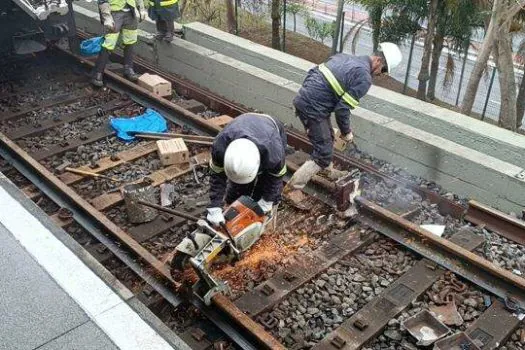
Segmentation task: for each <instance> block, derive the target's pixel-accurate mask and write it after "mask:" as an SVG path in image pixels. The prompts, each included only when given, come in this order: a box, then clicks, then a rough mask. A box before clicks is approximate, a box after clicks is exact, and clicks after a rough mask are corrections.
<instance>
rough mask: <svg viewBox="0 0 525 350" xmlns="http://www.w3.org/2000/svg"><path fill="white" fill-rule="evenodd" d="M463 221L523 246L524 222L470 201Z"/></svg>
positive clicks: (524, 238)
mask: <svg viewBox="0 0 525 350" xmlns="http://www.w3.org/2000/svg"><path fill="white" fill-rule="evenodd" d="M465 220H467V221H470V222H471V223H473V224H476V225H478V226H482V227H486V228H488V229H489V230H492V231H494V232H496V233H498V234H500V235H502V236H503V237H506V238H508V239H510V240H512V241H514V242H516V243H519V244H522V245H525V221H523V220H519V219H516V218H515V217H512V216H510V215H508V214H505V213H503V212H501V211H499V210H496V209H493V208H491V207H489V206H486V205H484V204H481V203H479V202H477V201H474V200H471V201H469V202H468V209H467V212H466V214H465Z"/></svg>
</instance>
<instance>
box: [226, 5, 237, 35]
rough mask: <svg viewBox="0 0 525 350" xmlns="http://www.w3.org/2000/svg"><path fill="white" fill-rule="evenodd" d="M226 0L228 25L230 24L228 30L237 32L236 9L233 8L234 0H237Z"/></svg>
mask: <svg viewBox="0 0 525 350" xmlns="http://www.w3.org/2000/svg"><path fill="white" fill-rule="evenodd" d="M225 1H226V25H227V26H228V32H229V33H234V32H235V11H234V8H233V1H235V0H225Z"/></svg>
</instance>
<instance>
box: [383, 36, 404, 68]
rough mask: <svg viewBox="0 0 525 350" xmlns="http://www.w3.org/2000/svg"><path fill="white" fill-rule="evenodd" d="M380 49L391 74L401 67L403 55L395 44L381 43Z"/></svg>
mask: <svg viewBox="0 0 525 350" xmlns="http://www.w3.org/2000/svg"><path fill="white" fill-rule="evenodd" d="M379 48H380V49H381V52H382V53H383V55H384V56H385V60H386V65H387V67H388V73H390V72H392V70H393V69H394V68H396V67H397V66H398V65H399V63H401V60H403V54H402V53H401V50H400V49H399V46H397V45H396V44H394V43H388V42H384V43H380V44H379Z"/></svg>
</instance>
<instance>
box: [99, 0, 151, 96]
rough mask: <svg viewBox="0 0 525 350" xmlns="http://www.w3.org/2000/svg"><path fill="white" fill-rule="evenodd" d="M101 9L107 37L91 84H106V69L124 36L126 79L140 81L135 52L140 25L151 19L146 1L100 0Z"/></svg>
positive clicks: (105, 36)
mask: <svg viewBox="0 0 525 350" xmlns="http://www.w3.org/2000/svg"><path fill="white" fill-rule="evenodd" d="M98 7H99V10H100V15H101V19H102V24H103V25H104V32H105V35H104V42H103V43H102V49H101V51H100V53H99V55H98V57H97V62H96V63H95V68H94V70H93V78H92V80H91V83H92V84H93V85H95V86H97V87H101V86H102V85H103V84H104V83H103V81H102V77H103V75H104V69H105V68H106V64H107V63H108V60H109V55H110V53H111V52H112V51H113V50H115V47H116V46H117V41H118V39H119V36H121V34H122V44H123V45H124V77H126V78H127V79H129V80H131V81H133V82H136V81H137V80H138V78H139V75H138V74H137V73H135V71H134V70H133V58H134V52H133V49H134V46H135V43H136V42H137V35H138V31H137V27H138V22H139V21H140V22H142V21H143V20H144V19H145V18H146V16H147V12H146V9H145V8H144V2H143V0H98Z"/></svg>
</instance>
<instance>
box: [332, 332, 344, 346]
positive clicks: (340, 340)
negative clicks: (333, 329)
mask: <svg viewBox="0 0 525 350" xmlns="http://www.w3.org/2000/svg"><path fill="white" fill-rule="evenodd" d="M330 344H332V345H333V346H334V347H335V348H337V349H342V348H343V347H344V346H345V344H346V340H344V339H343V338H341V337H340V336H338V335H336V336H335V337H333V339H332V340H331V341H330Z"/></svg>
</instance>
